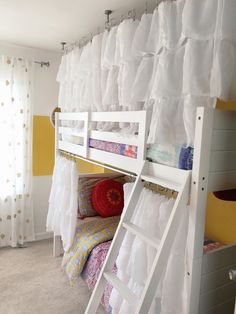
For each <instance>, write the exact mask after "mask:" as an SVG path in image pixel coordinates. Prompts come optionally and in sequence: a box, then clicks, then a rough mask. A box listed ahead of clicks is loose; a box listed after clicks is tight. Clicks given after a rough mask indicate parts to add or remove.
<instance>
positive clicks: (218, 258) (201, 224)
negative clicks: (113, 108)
mask: <svg viewBox="0 0 236 314" xmlns="http://www.w3.org/2000/svg"><path fill="white" fill-rule="evenodd" d="M149 118H150V117H149V116H148V114H147V113H146V111H136V112H93V113H87V112H85V113H59V114H56V130H55V132H56V134H55V138H56V143H55V154H56V155H58V154H60V151H63V152H66V153H68V154H72V155H73V156H76V157H78V158H80V159H83V160H86V161H89V162H91V163H95V164H99V165H102V166H103V167H105V168H109V169H113V170H115V171H118V172H121V173H127V172H128V173H133V174H135V175H137V179H136V183H135V187H134V189H133V193H132V194H131V197H130V199H129V202H128V205H127V206H126V208H125V209H124V214H123V215H122V216H123V218H122V219H121V222H120V224H119V226H118V229H117V232H116V234H115V237H114V240H113V242H112V245H111V248H110V250H109V253H108V256H107V258H106V261H105V263H104V266H103V269H102V271H101V274H100V277H99V279H98V283H97V285H96V287H95V289H94V291H93V294H92V297H91V299H90V302H89V304H88V307H87V310H86V313H88V314H94V313H96V309H97V307H98V304H99V301H100V298H101V295H102V293H103V288H104V286H105V283H106V282H107V281H110V282H111V283H112V284H113V285H114V286H115V287H116V288H117V289H118V290H120V292H121V293H122V290H123V293H122V295H123V296H124V297H125V298H129V297H130V300H129V301H133V299H132V298H133V296H132V295H131V294H130V292H129V291H128V289H127V288H126V287H125V286H124V285H122V282H120V281H119V280H118V278H114V276H111V274H110V273H109V271H110V270H111V267H112V265H113V264H114V262H115V259H116V256H117V253H118V251H119V247H120V244H121V242H122V239H123V237H124V234H125V232H126V231H128V232H133V233H134V234H136V235H138V236H140V237H141V238H142V239H143V240H144V241H146V242H148V243H149V244H150V243H152V245H154V246H155V240H153V239H150V237H149V236H148V235H145V234H143V233H142V232H141V230H138V229H137V228H135V226H130V224H129V219H130V217H131V215H132V210H133V208H134V207H135V204H136V202H137V200H138V196H139V192H140V189H141V188H142V186H143V182H142V181H149V182H152V183H155V184H158V185H161V186H164V187H166V188H169V189H172V190H175V191H178V192H179V193H178V198H177V200H176V205H175V207H174V209H173V214H172V215H171V218H170V221H169V223H168V225H167V228H166V230H165V233H164V236H163V239H162V241H161V244H160V246H159V249H158V254H157V257H156V266H158V267H155V268H153V269H152V274H151V275H150V276H149V278H148V284H147V285H146V287H145V292H144V294H143V296H142V298H141V301H140V300H139V302H138V303H137V304H138V309H137V313H143V314H146V313H148V308H149V305H150V302H151V300H152V297H153V294H154V293H155V287H156V282H157V280H158V278H160V276H161V272H162V269H163V267H164V266H163V265H164V264H165V261H166V259H167V258H168V254H169V250H170V247H171V243H172V241H173V238H174V236H175V232H176V229H177V227H178V222H179V219H180V217H181V205H183V204H187V203H189V204H190V230H191V234H190V236H189V239H188V248H187V251H188V256H187V268H188V271H187V274H188V278H189V286H190V291H189V293H190V297H189V300H188V305H187V307H188V311H187V313H188V314H197V313H200V314H213V313H214V314H223V313H225V314H226V313H227V314H228V313H229V314H231V312H232V313H233V310H232V309H233V304H234V299H235V295H236V284H235V283H233V282H230V281H229V278H228V271H229V269H230V268H231V267H232V268H233V267H234V268H235V267H236V245H232V246H227V247H223V248H220V249H218V250H215V251H212V252H209V253H207V254H204V255H203V241H204V229H205V210H206V199H207V194H208V192H213V191H219V190H227V189H233V188H236V111H225V110H218V109H209V108H203V107H199V108H198V109H197V116H196V131H195V143H194V160H193V169H192V171H186V170H181V169H176V168H172V167H168V166H164V165H160V164H156V163H152V162H148V161H146V139H147V132H148V128H149ZM63 120H69V121H84V129H83V131H82V132H75V131H73V129H72V128H70V127H62V126H61V121H63ZM94 121H97V122H98V121H103V122H105V121H113V122H133V123H137V124H138V125H139V132H138V135H137V136H130V137H127V136H122V135H121V134H118V133H113V132H103V131H93V130H91V131H90V130H89V123H90V122H94ZM62 135H73V136H78V137H82V138H83V145H77V144H72V143H70V142H68V141H66V140H62V138H61V137H62ZM89 138H93V139H99V140H103V141H110V142H115V143H126V144H130V145H136V146H137V148H138V154H137V158H136V159H134V158H131V157H127V156H121V155H116V154H113V153H109V152H105V151H101V150H98V149H95V148H90V147H89V146H88V142H89V141H88V139H89ZM182 207H183V206H182ZM150 241H151V242H150ZM60 252H61V244H60V237H54V256H58V255H59V254H60ZM187 313H186V314H187ZM183 314H185V313H183Z"/></svg>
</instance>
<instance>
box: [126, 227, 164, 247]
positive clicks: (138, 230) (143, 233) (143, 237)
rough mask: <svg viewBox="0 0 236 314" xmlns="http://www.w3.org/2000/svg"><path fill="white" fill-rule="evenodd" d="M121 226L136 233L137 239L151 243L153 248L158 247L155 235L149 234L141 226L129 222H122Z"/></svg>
mask: <svg viewBox="0 0 236 314" xmlns="http://www.w3.org/2000/svg"><path fill="white" fill-rule="evenodd" d="M122 226H123V227H124V228H125V229H126V230H127V231H129V232H130V233H132V234H134V235H136V236H137V237H138V238H139V239H141V240H143V241H144V242H146V243H147V244H149V245H151V246H152V247H154V248H155V249H158V247H159V243H160V241H159V240H158V239H156V238H155V237H153V236H151V235H149V234H148V232H146V231H145V230H143V229H142V228H140V227H138V226H136V225H134V224H132V223H130V222H124V223H123V224H122Z"/></svg>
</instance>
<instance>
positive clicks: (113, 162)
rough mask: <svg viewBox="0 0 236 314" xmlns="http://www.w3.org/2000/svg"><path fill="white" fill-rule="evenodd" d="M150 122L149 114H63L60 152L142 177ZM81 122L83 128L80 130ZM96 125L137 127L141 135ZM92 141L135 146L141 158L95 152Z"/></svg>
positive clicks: (59, 125) (59, 120)
mask: <svg viewBox="0 0 236 314" xmlns="http://www.w3.org/2000/svg"><path fill="white" fill-rule="evenodd" d="M149 119H150V117H149V114H148V112H146V111H115V112H91V113H88V112H81V113H59V114H58V116H57V118H56V139H57V143H56V149H57V150H63V151H66V152H69V153H71V154H75V155H77V156H78V157H82V158H85V159H89V160H93V161H96V162H99V163H102V164H107V165H110V166H113V167H115V168H118V169H123V170H126V171H128V172H133V173H138V172H139V170H140V169H141V167H142V165H143V160H145V158H146V141H147V129H148V128H147V127H146V125H147V124H148V123H149ZM68 121H70V122H68ZM79 121H80V128H78V123H79ZM93 122H101V123H105V122H118V123H120V122H128V123H136V124H137V125H138V134H137V135H128V134H125V133H122V132H114V131H110V132H107V131H101V130H99V131H98V130H94V129H90V128H91V125H92V123H93ZM71 123H72V125H73V126H72V125H71ZM76 125H77V127H76ZM71 138H73V140H71ZM89 139H95V140H101V141H107V142H112V143H119V144H126V145H134V146H136V147H137V157H136V158H132V157H129V156H124V155H118V154H115V153H111V152H107V151H103V150H100V149H97V148H91V147H89Z"/></svg>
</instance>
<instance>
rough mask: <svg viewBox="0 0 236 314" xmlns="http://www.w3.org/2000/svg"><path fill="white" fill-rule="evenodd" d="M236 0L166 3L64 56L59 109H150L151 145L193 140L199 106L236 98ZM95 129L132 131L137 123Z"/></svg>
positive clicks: (190, 0)
mask: <svg viewBox="0 0 236 314" xmlns="http://www.w3.org/2000/svg"><path fill="white" fill-rule="evenodd" d="M235 16H236V2H235V0H177V1H163V2H161V3H160V4H159V6H158V8H156V9H155V10H154V12H153V14H144V15H143V16H142V18H141V20H140V21H139V20H135V21H134V20H133V19H125V20H124V21H123V22H121V23H120V24H119V25H118V26H114V27H112V28H111V30H110V31H109V32H108V31H107V30H106V31H104V33H102V34H99V35H96V36H94V38H93V39H92V42H89V43H88V44H87V45H85V46H84V47H83V48H75V49H74V50H72V51H71V52H69V53H68V54H67V55H65V56H63V58H62V63H61V66H60V69H59V72H58V77H57V80H58V81H59V82H60V96H59V106H60V107H61V109H62V111H70V112H73V111H114V110H140V109H143V108H146V109H147V108H148V109H149V110H152V122H151V126H150V134H149V138H148V142H149V143H151V144H152V143H158V144H160V145H164V144H166V143H167V142H168V143H169V144H172V145H176V146H180V147H182V146H191V147H192V146H193V143H194V125H195V115H196V108H197V106H205V107H208V106H210V107H214V106H215V103H216V98H217V97H218V98H221V99H224V100H235V99H236V74H235V73H236V35H235V34H236V19H235ZM95 127H96V128H97V129H103V130H106V131H111V130H112V131H122V132H126V133H135V132H136V131H137V129H136V127H135V125H132V124H127V123H126V124H120V125H117V124H114V123H100V124H97V125H96V126H95Z"/></svg>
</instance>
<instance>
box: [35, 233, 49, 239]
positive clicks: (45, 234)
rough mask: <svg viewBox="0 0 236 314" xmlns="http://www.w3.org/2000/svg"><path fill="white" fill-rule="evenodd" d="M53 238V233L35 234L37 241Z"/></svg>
mask: <svg viewBox="0 0 236 314" xmlns="http://www.w3.org/2000/svg"><path fill="white" fill-rule="evenodd" d="M51 238H53V232H40V233H36V234H35V241H39V240H46V239H51Z"/></svg>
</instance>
